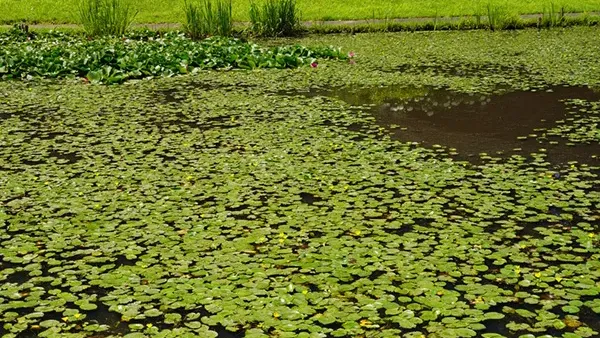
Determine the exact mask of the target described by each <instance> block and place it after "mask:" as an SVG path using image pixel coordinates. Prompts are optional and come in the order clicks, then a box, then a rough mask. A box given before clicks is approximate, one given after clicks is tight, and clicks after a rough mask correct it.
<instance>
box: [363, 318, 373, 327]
mask: <svg viewBox="0 0 600 338" xmlns="http://www.w3.org/2000/svg"><path fill="white" fill-rule="evenodd" d="M371 324H373V323H371V322H370V321H368V320H366V319H363V320H361V321H360V326H367V325H371Z"/></svg>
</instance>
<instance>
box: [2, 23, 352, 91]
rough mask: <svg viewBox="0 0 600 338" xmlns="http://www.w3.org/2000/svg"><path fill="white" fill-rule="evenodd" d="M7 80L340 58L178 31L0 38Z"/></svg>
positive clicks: (125, 76)
mask: <svg viewBox="0 0 600 338" xmlns="http://www.w3.org/2000/svg"><path fill="white" fill-rule="evenodd" d="M0 47H2V49H1V50H0V77H1V78H2V79H5V80H6V79H28V80H32V79H34V78H66V77H71V78H73V77H75V78H77V77H78V78H83V79H84V80H85V81H87V82H92V83H98V82H100V83H107V84H112V83H121V82H123V81H126V80H130V79H141V78H152V77H157V76H159V77H169V76H173V75H179V74H188V73H196V72H198V71H200V70H206V69H256V68H294V67H299V66H302V65H305V66H308V65H310V64H311V63H313V62H315V61H316V58H341V59H344V58H346V56H345V55H344V54H342V53H341V51H340V50H339V49H335V48H330V47H324V48H318V49H307V48H305V47H302V46H299V45H296V46H279V47H274V48H261V47H260V46H258V45H256V44H254V43H250V42H246V41H242V40H239V39H234V38H220V37H213V38H208V39H204V40H201V41H194V40H191V39H189V38H187V37H186V36H185V35H184V34H182V33H179V32H169V33H165V34H158V33H156V32H150V31H148V32H145V31H141V32H135V33H131V34H129V35H128V36H125V37H122V38H112V37H109V38H98V39H88V38H86V37H85V36H83V35H82V34H63V33H60V32H50V33H46V34H30V35H28V34H25V33H24V32H20V31H19V30H15V29H13V30H12V31H10V32H7V33H4V34H0Z"/></svg>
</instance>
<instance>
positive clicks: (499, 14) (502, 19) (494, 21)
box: [486, 3, 523, 31]
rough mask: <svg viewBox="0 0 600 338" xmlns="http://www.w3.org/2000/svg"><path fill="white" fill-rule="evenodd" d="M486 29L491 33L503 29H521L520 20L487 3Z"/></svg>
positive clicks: (503, 9)
mask: <svg viewBox="0 0 600 338" xmlns="http://www.w3.org/2000/svg"><path fill="white" fill-rule="evenodd" d="M486 9H487V19H488V28H489V29H490V30H492V31H496V30H503V29H517V28H521V27H522V25H523V23H522V21H521V18H520V17H519V16H517V15H515V14H514V13H512V14H511V13H509V12H508V11H507V10H506V9H505V8H503V7H501V6H498V5H495V4H492V3H488V5H487V7H486Z"/></svg>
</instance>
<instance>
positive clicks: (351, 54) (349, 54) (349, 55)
mask: <svg viewBox="0 0 600 338" xmlns="http://www.w3.org/2000/svg"><path fill="white" fill-rule="evenodd" d="M354 56H356V54H354V52H350V53H348V57H349V58H351V59H352V58H353V57H354Z"/></svg>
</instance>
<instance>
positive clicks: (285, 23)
mask: <svg viewBox="0 0 600 338" xmlns="http://www.w3.org/2000/svg"><path fill="white" fill-rule="evenodd" d="M250 23H251V30H252V32H253V33H255V34H257V35H261V36H292V35H295V34H297V33H298V32H299V30H300V13H299V11H298V8H297V7H296V0H267V1H266V2H265V3H263V4H262V5H258V4H256V3H254V2H253V3H251V4H250Z"/></svg>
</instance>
